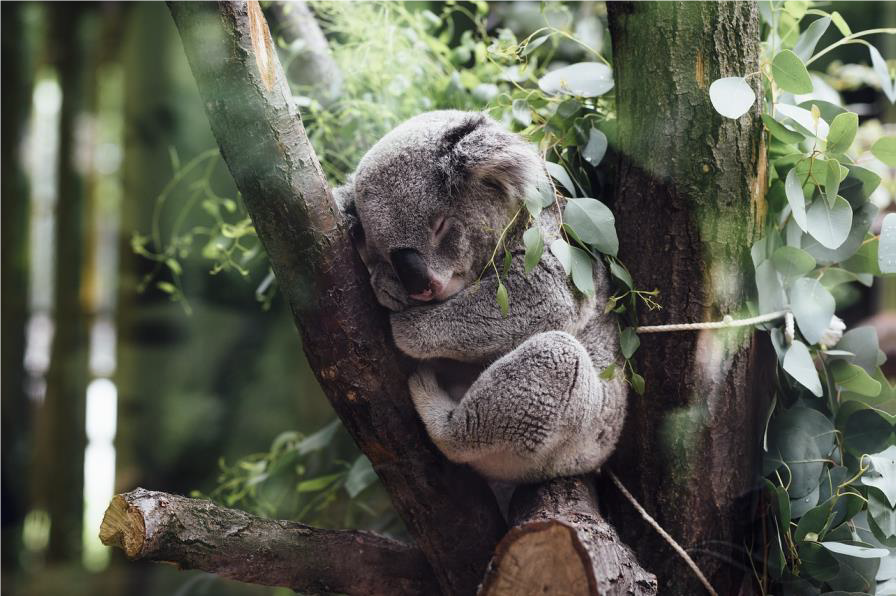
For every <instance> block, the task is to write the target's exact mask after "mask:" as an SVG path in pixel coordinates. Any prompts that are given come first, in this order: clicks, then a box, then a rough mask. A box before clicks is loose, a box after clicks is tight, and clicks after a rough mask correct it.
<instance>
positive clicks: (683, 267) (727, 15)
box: [608, 2, 766, 594]
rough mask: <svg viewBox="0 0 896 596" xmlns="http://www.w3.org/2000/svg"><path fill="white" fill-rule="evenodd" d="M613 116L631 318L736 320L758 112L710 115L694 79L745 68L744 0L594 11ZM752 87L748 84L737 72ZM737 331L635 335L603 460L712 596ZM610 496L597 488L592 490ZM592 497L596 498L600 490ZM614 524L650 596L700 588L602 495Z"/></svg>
mask: <svg viewBox="0 0 896 596" xmlns="http://www.w3.org/2000/svg"><path fill="white" fill-rule="evenodd" d="M608 9H609V22H610V32H611V34H612V40H613V59H614V70H615V78H616V96H617V106H618V107H617V109H618V118H619V123H618V124H619V127H618V130H619V137H618V146H617V148H616V149H617V151H618V154H619V156H620V158H619V169H618V174H617V180H616V197H615V213H616V221H617V227H618V230H619V238H620V251H619V252H620V257H621V259H622V260H623V261H624V262H625V264H626V265H627V266H628V268H629V269H630V270H631V272H632V274H633V276H634V278H635V280H636V283H637V284H638V285H639V286H640V287H641V288H643V289H653V288H658V289H659V290H660V302H661V304H662V306H663V308H662V310H659V311H655V312H650V313H648V312H642V316H641V323H643V324H663V323H673V322H674V323H677V322H698V321H706V320H718V319H720V318H721V317H722V316H723V315H726V314H732V315H733V316H737V314H738V313H743V312H744V311H743V309H744V305H745V301H746V299H747V297H748V294H749V293H750V288H751V287H752V280H751V278H749V277H748V276H746V275H744V272H747V271H751V270H752V267H751V266H750V255H749V250H750V246H751V244H752V242H753V241H754V239H755V238H756V237H757V236H758V235H759V233H760V232H761V220H762V217H763V215H764V212H765V204H764V193H765V187H766V179H765V161H764V151H763V149H762V146H761V134H760V133H761V124H760V120H759V112H758V109H757V108H754V109H753V110H752V111H751V112H750V113H749V114H747V115H746V116H744V117H742V118H740V119H739V120H737V121H734V120H727V119H723V118H722V117H721V116H719V115H718V114H716V113H715V111H714V110H713V108H712V106H711V104H710V102H709V93H708V89H709V85H710V83H711V82H712V81H713V80H715V79H717V78H719V77H722V76H735V75H741V76H742V75H745V74H748V73H753V72H755V71H757V70H758V68H759V61H758V57H759V16H758V9H757V7H756V5H755V4H754V3H748V2H719V3H716V2H624V3H623V2H613V3H608ZM752 80H753V81H756V79H755V78H754V79H752ZM646 247H650V249H649V250H648V249H646ZM756 348H757V346H756V344H755V342H754V340H753V335H752V333H751V331H750V330H745V331H703V332H700V333H674V334H671V333H670V334H653V335H649V336H642V338H641V348H640V350H639V352H638V366H639V367H640V371H641V373H642V374H643V376H644V377H645V378H646V381H647V392H646V393H645V395H644V396H643V397H640V398H636V399H635V400H634V401H633V403H632V406H631V408H630V411H629V417H628V421H627V426H626V430H625V431H624V433H623V437H624V441H623V444H622V446H621V447H620V449H619V451H618V453H617V455H616V456H615V458H614V460H613V462H612V467H613V469H615V470H617V472H618V474H619V476H621V477H622V478H623V481H624V482H625V484H626V485H627V486H628V487H629V488H630V489H632V492H634V493H635V495H636V497H637V498H638V499H639V500H640V501H641V502H642V503H643V504H644V505H645V507H646V509H647V510H648V511H649V512H650V513H651V514H652V515H653V516H654V517H656V518H657V520H658V521H659V522H660V524H661V525H662V526H663V527H664V528H665V529H666V530H667V531H668V532H669V533H670V534H671V535H672V536H673V537H674V538H675V539H676V540H678V541H679V542H680V543H681V544H682V545H683V546H684V547H685V549H686V550H688V551H690V553H691V554H692V555H694V556H695V559H696V561H697V563H698V564H699V566H700V567H701V568H702V569H703V570H704V572H705V573H706V575H707V576H708V577H709V578H710V581H711V582H712V583H713V585H714V586H715V588H716V589H717V590H718V592H719V593H721V594H734V593H737V591H738V589H739V587H740V585H741V582H742V580H743V578H744V574H745V570H747V569H748V568H749V567H748V565H749V563H748V562H746V553H744V552H743V551H744V537H745V533H744V532H745V526H746V525H747V524H748V523H749V520H751V518H752V515H751V510H750V507H749V505H750V491H751V489H752V488H753V487H754V484H755V479H756V473H757V467H756V466H757V462H758V457H757V456H758V449H757V445H758V434H757V431H758V420H759V418H760V415H761V412H762V407H763V405H762V400H761V399H760V397H759V396H757V395H754V391H753V389H752V383H751V380H752V375H753V372H754V368H755V363H756V358H757V354H756ZM608 491H612V489H608ZM608 494H611V493H609V492H608ZM613 501H614V502H615V503H616V505H617V506H616V507H615V508H614V509H615V513H616V514H617V515H616V516H614V520H617V523H616V526H617V527H618V528H620V530H621V531H622V534H623V537H624V538H627V539H628V541H629V543H631V544H637V545H638V552H639V555H640V557H641V558H642V560H643V561H644V562H645V564H646V566H647V567H648V568H649V569H652V570H654V571H655V572H656V573H657V575H658V576H659V580H660V584H659V585H660V591H661V593H663V594H696V593H700V592H701V591H702V588H701V587H700V585H699V584H698V583H697V581H696V579H695V577H694V576H693V574H692V573H691V572H690V570H688V568H687V567H686V566H685V565H684V563H683V562H682V561H681V559H680V558H678V557H677V556H675V555H674V553H673V552H672V551H671V550H670V549H669V548H668V546H667V545H666V544H664V543H663V542H662V541H661V540H660V539H659V537H658V536H657V535H656V534H655V533H654V532H652V531H651V530H650V529H649V528H647V527H646V526H645V524H644V523H643V522H642V521H641V520H640V518H638V517H637V516H635V515H634V513H633V511H632V510H631V508H630V507H628V506H627V505H626V504H625V502H624V501H621V500H619V499H618V498H614V499H613Z"/></svg>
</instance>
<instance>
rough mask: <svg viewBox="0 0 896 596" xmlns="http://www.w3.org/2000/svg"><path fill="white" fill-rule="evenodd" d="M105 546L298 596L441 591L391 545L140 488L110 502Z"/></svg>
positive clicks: (426, 571)
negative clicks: (287, 590)
mask: <svg viewBox="0 0 896 596" xmlns="http://www.w3.org/2000/svg"><path fill="white" fill-rule="evenodd" d="M100 539H101V540H102V541H103V544H105V545H107V546H116V547H118V548H120V549H122V550H123V551H124V552H125V555H127V557H128V558H129V559H131V560H140V559H143V560H148V561H164V562H167V563H174V564H176V565H177V566H178V567H179V568H181V569H200V570H202V571H208V572H210V573H215V574H217V575H220V576H222V577H227V578H230V579H235V580H239V581H243V582H249V583H254V584H262V585H266V586H282V587H285V588H290V589H292V590H295V591H297V592H313V593H320V592H339V593H345V594H358V595H363V596H368V595H379V594H382V595H384V596H385V595H389V596H392V595H394V594H432V593H434V592H436V591H437V590H438V586H437V584H436V582H435V578H434V577H433V575H432V570H431V569H430V567H429V565H428V564H427V562H426V559H425V557H424V556H423V553H421V552H420V551H419V550H417V549H416V548H412V547H409V546H407V545H405V544H402V543H400V542H398V541H395V540H392V539H390V538H385V537H383V536H378V535H376V534H372V533H369V532H361V531H349V530H323V529H319V528H312V527H310V526H306V525H303V524H299V523H295V522H288V521H274V520H269V519H263V518H260V517H255V516H253V515H249V514H248V513H245V512H243V511H238V510H236V509H227V508H225V507H219V506H218V505H215V504H214V503H212V502H211V501H206V500H201V499H188V498H186V497H181V496H178V495H170V494H167V493H161V492H155V491H148V490H145V489H142V488H138V489H137V490H134V491H131V492H129V493H125V494H121V495H116V496H115V497H114V498H113V499H112V503H111V504H110V505H109V508H108V509H107V510H106V515H105V516H104V517H103V523H102V527H101V529H100Z"/></svg>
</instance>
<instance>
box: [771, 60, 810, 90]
mask: <svg viewBox="0 0 896 596" xmlns="http://www.w3.org/2000/svg"><path fill="white" fill-rule="evenodd" d="M772 77H773V78H774V79H775V82H776V83H777V84H778V87H780V88H781V89H783V90H784V91H788V92H790V93H811V92H812V79H810V78H809V71H808V70H806V66H805V65H804V64H803V61H802V60H800V59H799V56H797V55H796V54H794V53H793V52H792V51H790V50H782V51H780V52H778V54H777V55H776V56H775V58H774V59H773V60H772Z"/></svg>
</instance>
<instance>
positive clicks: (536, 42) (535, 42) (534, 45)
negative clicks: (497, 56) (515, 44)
mask: <svg viewBox="0 0 896 596" xmlns="http://www.w3.org/2000/svg"><path fill="white" fill-rule="evenodd" d="M550 37H551V36H550V34H548V35H542V36H540V37H536V38H535V39H532V40H529V43H527V44H526V49H524V50H523V51H522V52H520V56H528V55H529V54H531V53H532V52H534V51H535V50H536V49H538V48H539V47H541V44H543V43H544V42H546V41H547V40H548V39H550Z"/></svg>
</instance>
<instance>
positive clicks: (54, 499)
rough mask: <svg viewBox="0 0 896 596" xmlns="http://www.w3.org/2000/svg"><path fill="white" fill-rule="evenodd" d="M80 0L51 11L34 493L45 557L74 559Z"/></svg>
mask: <svg viewBox="0 0 896 596" xmlns="http://www.w3.org/2000/svg"><path fill="white" fill-rule="evenodd" d="M86 10H88V9H87V8H86V7H85V6H83V5H79V4H76V3H68V4H64V5H60V6H59V7H58V8H54V10H53V11H52V13H51V14H52V15H53V18H52V23H51V27H52V32H53V39H54V43H55V46H54V48H53V49H52V51H53V63H54V66H55V68H56V71H57V73H58V76H59V83H60V87H61V91H62V105H61V108H60V118H59V173H58V194H57V206H56V246H55V252H54V260H55V278H54V279H55V281H54V290H53V291H54V310H53V313H54V314H53V317H54V320H55V322H56V325H55V334H54V336H53V346H52V350H51V354H50V368H49V371H48V372H47V393H46V399H45V401H44V404H43V408H42V411H41V413H40V418H41V427H42V432H41V433H40V435H41V443H40V445H39V447H38V449H39V453H38V463H37V465H38V469H40V476H41V477H42V478H43V481H42V486H40V487H39V489H38V492H39V495H40V496H41V498H43V499H45V501H46V508H47V511H48V513H49V515H50V542H49V546H48V549H47V558H48V560H50V561H71V560H72V559H77V557H78V556H79V553H80V550H81V526H82V517H83V514H84V510H83V485H84V446H85V442H86V438H85V434H84V403H85V393H86V389H87V316H86V313H85V310H84V304H83V301H82V291H83V283H82V282H83V265H84V247H85V237H84V236H85V230H86V218H85V212H86V197H85V188H84V176H83V173H82V172H81V171H80V168H79V165H78V163H77V159H78V156H77V155H76V149H77V147H76V143H77V135H76V127H77V124H78V117H79V115H80V114H81V112H82V111H83V110H84V106H85V76H86V73H87V72H88V64H87V55H88V53H87V51H86V45H85V43H84V39H83V35H82V34H81V33H82V27H83V26H84V24H85V20H86V18H87V15H86V12H85V11H86Z"/></svg>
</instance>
